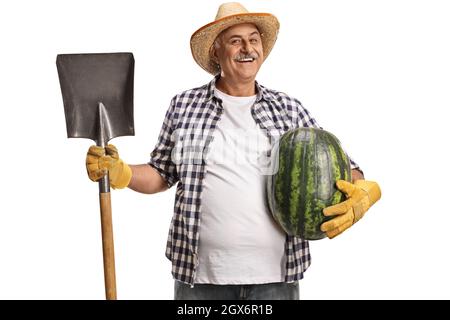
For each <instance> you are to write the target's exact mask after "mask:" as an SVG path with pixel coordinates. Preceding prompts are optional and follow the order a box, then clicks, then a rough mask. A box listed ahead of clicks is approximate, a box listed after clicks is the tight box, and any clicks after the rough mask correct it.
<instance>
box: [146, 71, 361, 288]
mask: <svg viewBox="0 0 450 320" xmlns="http://www.w3.org/2000/svg"><path fill="white" fill-rule="evenodd" d="M217 79H218V78H217V77H216V78H214V79H213V80H212V81H211V82H210V83H208V84H206V85H204V86H202V87H199V88H195V89H191V90H187V91H184V92H182V93H181V94H179V95H177V96H175V97H174V98H173V99H172V101H171V103H170V106H169V109H168V110H167V112H166V116H165V119H164V122H163V125H162V128H161V132H160V134H159V137H158V142H157V144H156V146H155V149H154V150H153V151H152V153H151V158H150V162H149V165H151V166H152V167H153V168H155V169H156V170H157V171H158V172H159V174H160V175H161V176H162V177H163V178H164V179H165V180H166V181H167V184H168V186H169V187H172V186H173V185H174V184H175V183H177V188H176V194H175V205H174V214H173V217H172V221H171V225H170V229H169V235H168V240H167V247H166V257H167V258H168V259H169V260H171V261H172V275H173V277H174V278H175V279H176V280H179V281H182V282H185V283H188V284H190V285H191V286H193V285H194V281H195V273H196V267H197V265H198V242H199V232H198V230H199V224H200V217H201V195H202V181H203V178H204V176H205V174H206V161H205V158H206V154H207V152H208V146H209V144H210V142H211V141H212V137H213V133H214V129H215V128H216V125H217V123H218V121H219V120H220V117H221V114H222V112H223V107H222V102H221V100H220V99H219V98H217V97H215V95H214V89H215V83H216V81H217ZM256 89H257V96H256V101H255V103H254V105H253V106H252V109H251V114H252V116H253V119H254V120H255V122H256V123H257V124H258V125H259V127H260V128H261V129H262V130H263V131H264V132H266V135H267V136H268V138H269V139H270V141H271V142H272V143H273V141H277V140H278V139H279V138H280V137H281V135H282V134H283V133H285V132H286V131H288V130H290V129H295V128H298V127H315V128H320V127H319V125H318V124H317V122H316V120H315V119H314V118H312V116H311V115H310V114H309V112H308V111H307V110H306V109H305V108H304V107H303V106H302V104H301V103H300V101H298V100H296V99H295V98H292V97H290V96H288V95H286V94H284V93H282V92H277V91H274V90H270V89H268V88H265V87H263V86H261V85H259V84H258V83H256ZM350 161H351V167H352V169H354V168H358V166H357V164H356V163H355V162H353V160H350ZM285 256H286V272H285V282H293V281H295V280H299V279H302V278H303V273H304V272H305V271H306V269H307V268H308V267H309V265H310V263H311V256H310V252H309V245H308V241H306V240H302V239H300V238H297V237H293V236H289V235H286V242H285Z"/></svg>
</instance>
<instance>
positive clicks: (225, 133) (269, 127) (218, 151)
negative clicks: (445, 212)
mask: <svg viewBox="0 0 450 320" xmlns="http://www.w3.org/2000/svg"><path fill="white" fill-rule="evenodd" d="M278 29H279V23H278V20H277V18H276V17H275V16H273V15H271V14H268V13H249V12H248V11H247V10H246V9H245V8H244V7H243V6H242V5H240V4H238V3H226V4H223V5H221V6H220V8H219V10H218V13H217V16H216V19H215V21H214V22H212V23H210V24H207V25H206V26H204V27H202V28H200V29H199V30H197V31H196V32H195V33H194V34H193V35H192V37H191V49H192V54H193V57H194V59H195V61H196V62H197V63H198V64H199V65H200V66H201V67H202V68H203V69H204V70H206V71H207V72H209V73H211V74H213V75H214V76H215V77H214V79H213V80H212V81H211V82H210V83H209V84H207V85H205V86H203V87H200V88H195V89H192V90H188V91H185V92H183V93H181V94H179V95H177V96H175V97H174V98H173V99H172V102H171V104H170V107H169V110H168V111H167V113H166V117H165V120H164V123H163V125H162V130H161V133H160V135H159V138H158V143H157V144H156V147H155V149H154V150H153V152H152V154H151V159H150V162H149V163H148V164H143V165H137V166H128V165H127V164H125V163H124V162H123V161H122V160H121V159H120V158H119V156H118V152H117V150H116V148H115V147H114V146H108V147H107V148H106V154H105V150H104V149H102V148H100V147H96V146H92V147H91V148H90V149H89V152H88V155H87V168H88V173H89V177H90V178H91V179H92V180H94V181H96V180H98V179H99V178H100V177H102V176H103V175H104V173H105V172H106V170H109V172H110V181H111V185H112V186H113V187H114V188H124V187H127V186H128V187H129V188H131V189H133V190H135V191H138V192H143V193H149V194H151V193H157V192H161V191H164V190H166V189H168V188H170V187H171V186H173V185H174V184H175V183H177V190H176V197H175V209H174V211H175V212H174V216H173V219H172V223H171V227H170V230H169V237H168V243H167V249H166V256H167V258H168V259H170V260H171V261H172V274H173V277H174V279H175V299H299V288H298V280H299V279H301V278H302V277H303V273H304V271H305V270H306V269H307V268H308V266H309V264H310V254H309V246H308V242H307V241H305V240H302V239H299V238H296V237H292V236H288V235H286V234H285V233H284V232H283V231H282V230H281V228H280V227H279V226H278V225H276V223H275V222H274V220H273V219H272V218H271V215H270V213H269V212H268V209H267V206H266V203H265V198H264V197H265V195H264V184H265V178H266V174H269V173H270V169H269V168H270V165H268V164H267V161H266V160H267V159H266V158H265V157H266V156H267V154H268V152H269V151H270V149H271V147H272V144H273V143H274V142H276V141H277V140H278V139H279V137H280V136H281V135H282V134H283V133H285V132H286V131H288V130H290V129H294V128H297V127H319V126H318V124H317V123H316V121H315V120H314V118H312V117H311V115H310V114H309V112H308V111H307V110H306V109H305V108H304V107H303V106H302V105H301V104H300V102H299V101H298V100H296V99H294V98H291V97H289V96H287V95H286V94H284V93H281V92H277V91H274V90H270V89H267V88H265V87H263V86H261V85H259V84H258V83H257V82H256V80H255V78H256V75H257V73H258V71H259V68H260V67H261V65H262V63H263V62H264V60H265V59H266V58H267V56H268V54H269V53H270V51H271V49H272V47H273V45H274V43H275V41H276V37H277V33H278ZM352 169H353V170H352V177H353V181H354V182H355V183H354V184H353V183H348V182H345V181H339V182H338V184H337V186H338V187H339V188H340V189H341V190H342V191H344V192H345V193H346V194H347V196H348V199H347V201H345V202H343V203H341V204H338V205H337V206H334V207H329V208H326V209H325V210H324V214H326V215H333V216H334V215H336V217H335V218H333V219H332V220H330V221H329V222H326V223H324V224H323V225H322V230H323V231H325V232H327V235H328V236H329V237H330V238H333V237H335V236H336V235H338V234H340V233H342V232H343V231H344V230H346V229H347V228H349V227H350V226H351V225H353V224H354V223H355V222H356V221H357V220H359V219H360V218H361V217H362V215H363V214H364V213H365V212H366V211H367V210H368V209H369V207H370V206H371V205H372V204H373V203H374V202H375V201H377V200H378V198H379V197H380V191H379V188H378V186H377V184H376V183H374V182H369V181H365V180H363V175H362V173H361V171H359V167H358V166H357V165H356V164H355V163H354V162H353V161H352Z"/></svg>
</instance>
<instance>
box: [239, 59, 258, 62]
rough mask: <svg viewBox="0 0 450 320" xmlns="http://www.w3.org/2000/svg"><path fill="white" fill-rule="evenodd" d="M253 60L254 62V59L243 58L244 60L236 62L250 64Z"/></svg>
mask: <svg viewBox="0 0 450 320" xmlns="http://www.w3.org/2000/svg"><path fill="white" fill-rule="evenodd" d="M253 60H255V59H253V58H245V59H239V60H238V61H239V62H252V61H253Z"/></svg>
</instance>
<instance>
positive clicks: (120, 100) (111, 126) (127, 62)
mask: <svg viewBox="0 0 450 320" xmlns="http://www.w3.org/2000/svg"><path fill="white" fill-rule="evenodd" d="M56 65H57V68H58V75H59V82H60V85H61V92H62V96H63V102H64V112H65V116H66V127H67V136H68V137H69V138H88V139H92V140H94V141H96V142H97V144H98V145H103V144H106V143H107V142H108V141H109V140H111V139H112V138H115V137H119V136H129V135H134V123H133V81H134V58H133V54H132V53H91V54H60V55H58V56H57V58H56ZM100 103H102V104H103V106H104V110H103V112H101V111H99V107H100ZM100 114H103V115H105V118H104V119H100ZM100 120H102V121H100ZM101 123H103V127H104V130H100V129H101ZM101 131H103V132H101ZM100 135H103V139H104V141H99V137H100Z"/></svg>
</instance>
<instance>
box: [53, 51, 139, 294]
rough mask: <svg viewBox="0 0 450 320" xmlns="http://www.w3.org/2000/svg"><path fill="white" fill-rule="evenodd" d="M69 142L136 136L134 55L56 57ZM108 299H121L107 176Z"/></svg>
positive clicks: (103, 189) (102, 142)
mask: <svg viewBox="0 0 450 320" xmlns="http://www.w3.org/2000/svg"><path fill="white" fill-rule="evenodd" d="M56 66H57V69H58V75H59V82H60V85H61V92H62V97H63V102H64V113H65V116H66V128H67V136H68V138H88V139H92V140H94V141H95V142H96V144H97V146H101V147H105V146H106V145H107V144H108V141H110V140H111V139H113V138H115V137H119V136H132V135H134V123H133V81H134V58H133V54H132V53H94V54H60V55H58V56H57V58H56ZM99 194H100V215H101V227H102V245H103V269H104V275H105V291H106V299H108V300H115V299H117V293H116V274H115V263H114V240H113V228H112V216H111V195H110V186H109V176H108V174H106V175H105V176H104V177H103V178H102V179H101V180H100V181H99Z"/></svg>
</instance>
